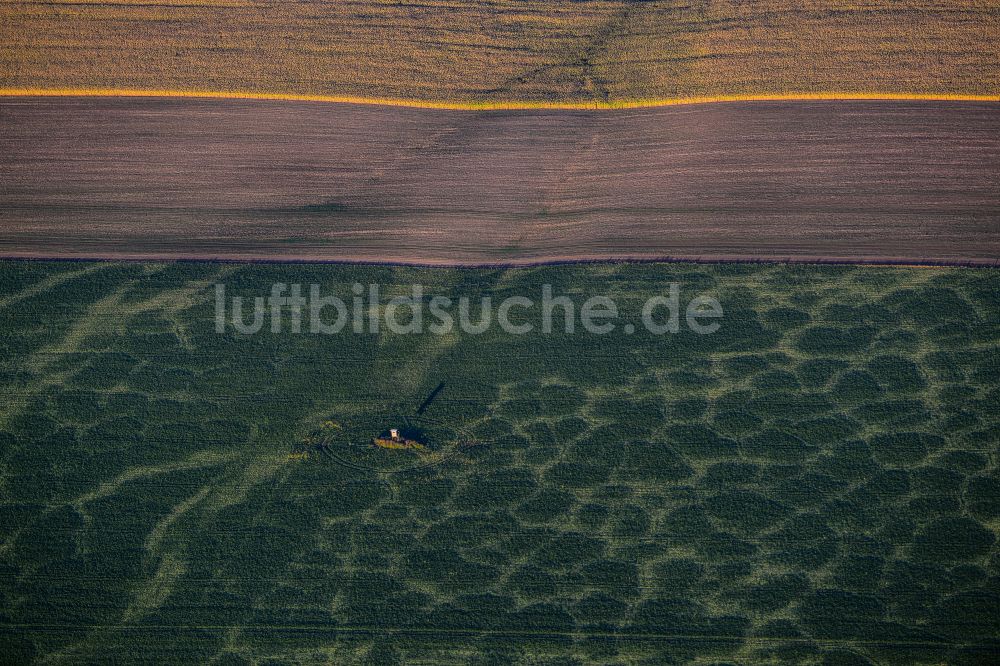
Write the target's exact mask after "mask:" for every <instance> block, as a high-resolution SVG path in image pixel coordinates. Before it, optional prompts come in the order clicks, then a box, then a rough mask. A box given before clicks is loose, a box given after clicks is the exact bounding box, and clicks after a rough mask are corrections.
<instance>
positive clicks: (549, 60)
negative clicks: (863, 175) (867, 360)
mask: <svg viewBox="0 0 1000 666" xmlns="http://www.w3.org/2000/svg"><path fill="white" fill-rule="evenodd" d="M997 35H1000V7H998V6H997V4H996V3H995V2H991V1H980V0H940V1H938V2H933V3H929V2H925V1H924V0H880V1H879V2H871V3H855V2H838V1H835V0H834V1H807V2H792V1H788V0H785V1H778V0H766V1H763V2H752V3H748V2H737V1H718V0H713V1H709V2H697V3H689V2H679V1H677V0H666V1H660V0H650V1H646V2H638V1H632V0H617V1H606V0H594V1H588V2H577V1H572V0H447V1H438V0H431V1H428V2H398V1H395V0H362V1H357V0H346V1H341V0H338V1H336V2H326V1H321V0H306V1H303V2H284V1H281V0H233V1H228V0H227V1H221V0H184V1H183V2H181V1H179V0H167V1H165V2H157V3H148V2H140V1H136V0H123V1H121V2H100V1H98V0H88V1H86V2H77V1H75V0H55V1H53V2H35V1H34V0H4V1H3V2H2V3H0V88H76V89H79V88H100V89H108V88H141V89H176V90H225V91H245V92H258V93H260V92H270V93H298V94H327V95H330V94H332V95H357V96H363V97H373V96H374V97H397V98H409V99H421V100H453V101H462V102H482V101H492V102H498V101H499V102H502V101H509V100H533V101H542V102H545V101H549V102H553V101H600V102H612V103H613V102H616V101H627V100H636V99H647V100H648V99H660V98H676V97H698V96H718V95H741V94H761V93H786V92H797V93H803V92H831V91H832V92H871V91H878V92H900V93H939V94H940V93H957V94H997V91H998V90H1000V51H998V50H997V48H996V40H997Z"/></svg>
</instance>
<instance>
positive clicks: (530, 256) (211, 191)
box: [0, 98, 1000, 264]
mask: <svg viewBox="0 0 1000 666" xmlns="http://www.w3.org/2000/svg"><path fill="white" fill-rule="evenodd" d="M0 123H2V125H3V127H4V130H5V131H4V132H3V133H2V134H0V182H2V183H3V188H2V189H0V254H4V255H7V256H22V257H39V256H41V257H96V258H102V257H108V258H115V257H121V258H177V257H189V258H190V257H193V258H203V259H207V258H229V259H320V260H348V261H350V260H355V261H357V260H360V261H383V262H384V261H394V262H416V263H430V264H470V263H473V264H495V263H527V262H536V263H537V262H543V261H551V260H572V259H600V258H608V257H614V258H622V257H632V258H647V259H649V258H665V257H686V258H708V259H731V258H734V257H745V258H756V259H762V258H769V259H784V258H793V259H798V260H813V259H817V258H819V259H839V260H844V261H860V262H865V261H870V262H886V261H901V262H954V263H962V262H975V263H990V264H992V263H994V262H996V261H997V258H998V257H1000V223H998V221H1000V188H998V186H997V185H998V183H1000V104H995V103H982V102H900V101H897V102H873V101H864V102H858V101H854V102H843V101H841V102H833V101H825V102H808V103H806V102H797V103H792V102H753V103H751V102H739V103H727V104H711V105H696V106H677V107H664V108H658V109H634V110H617V111H545V110H535V111H488V112H487V111H482V112H471V111H447V110H433V109H406V108H396V107H384V106H382V107H380V106H367V105H354V104H322V103H306V102H296V103H290V102H273V101H250V100H202V99H183V100H172V99H143V98H134V99H114V98H0Z"/></svg>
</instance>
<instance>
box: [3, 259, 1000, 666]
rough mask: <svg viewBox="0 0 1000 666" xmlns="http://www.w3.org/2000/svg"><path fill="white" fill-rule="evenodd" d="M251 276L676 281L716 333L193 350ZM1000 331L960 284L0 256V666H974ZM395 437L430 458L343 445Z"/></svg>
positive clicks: (998, 634) (254, 285) (861, 273)
mask: <svg viewBox="0 0 1000 666" xmlns="http://www.w3.org/2000/svg"><path fill="white" fill-rule="evenodd" d="M279 281H280V282H284V283H301V284H304V285H308V284H310V283H320V284H322V285H323V288H324V290H325V291H327V292H329V293H339V294H340V295H342V296H344V297H345V298H349V297H350V295H351V292H350V287H351V285H352V283H355V282H358V283H362V284H369V283H378V284H380V285H382V288H383V294H384V295H386V296H390V295H394V294H395V293H402V292H403V291H404V290H405V289H407V288H408V285H410V284H412V283H420V284H422V285H424V288H425V291H426V292H427V293H428V294H430V295H434V294H440V295H445V296H452V297H457V296H462V295H465V296H470V297H473V298H474V299H478V297H479V296H480V295H485V294H489V295H492V296H493V297H494V299H500V298H502V297H505V296H511V295H526V296H529V297H532V298H537V297H538V296H539V294H540V290H541V285H543V284H551V285H552V286H553V291H554V292H555V293H556V294H570V295H573V296H574V297H577V298H578V300H577V303H578V304H579V303H580V302H582V300H583V299H584V298H586V297H588V296H592V295H596V294H606V295H608V296H611V297H613V298H615V299H616V300H617V302H618V304H619V307H620V309H621V310H623V311H624V312H625V313H626V314H625V318H626V319H628V318H629V317H633V319H631V321H635V319H634V314H635V313H636V312H637V311H638V309H639V307H641V303H642V302H643V301H644V300H645V299H646V298H647V297H648V296H651V295H657V294H666V293H667V292H668V289H669V287H668V285H669V283H670V282H672V281H676V282H679V283H680V284H681V285H682V299H686V298H689V297H690V296H693V295H695V294H696V293H706V294H710V295H713V296H715V297H716V298H718V299H719V301H720V302H721V303H722V305H723V308H724V310H725V317H724V318H723V319H722V320H721V322H722V328H721V329H720V330H719V331H718V332H717V333H715V334H713V335H706V336H698V335H695V334H693V333H690V332H682V333H678V334H676V335H665V336H660V337H658V336H653V335H651V334H649V333H644V332H641V329H640V332H638V333H636V334H635V335H631V336H627V335H625V334H623V333H618V332H615V333H611V334H608V335H604V336H598V335H591V334H585V333H578V334H576V335H572V336H570V335H563V334H558V335H548V336H546V335H542V334H540V333H534V334H530V335H525V336H513V335H508V334H504V333H503V332H501V331H499V330H496V329H493V330H491V331H488V332H487V333H484V334H482V335H469V334H464V333H460V332H456V333H454V334H452V335H449V336H436V335H431V334H424V335H394V334H391V333H384V332H383V333H380V334H378V335H371V334H363V335H355V334H350V333H346V332H344V333H340V334H337V335H331V336H322V335H310V334H299V335H294V334H291V333H288V332H287V330H286V332H285V333H283V334H278V335H274V334H271V333H268V332H262V333H260V334H256V335H251V336H240V335H237V334H236V333H234V332H233V330H232V327H230V328H229V330H228V332H227V333H226V334H224V335H219V334H217V333H216V332H215V323H214V318H213V307H214V297H215V294H214V289H213V285H214V284H215V283H217V282H218V283H224V284H226V286H227V291H228V293H229V294H230V295H244V296H256V295H266V294H267V293H268V292H269V291H270V288H271V284H272V283H273V282H279ZM998 312H1000V279H998V273H997V272H996V271H988V270H963V269H941V270H937V269H889V268H849V267H787V266H743V265H720V266H683V265H592V266H578V267H548V268H539V269H519V270H495V271H491V270H478V271H460V270H420V269H400V268H388V267H386V268H374V267H337V266H305V265H301V266H236V265H210V264H173V265H138V264H131V265H116V264H89V263H60V264H45V263H17V262H7V263H2V264H0V348H2V349H3V354H2V355H0V358H2V359H3V361H2V365H0V390H2V395H3V399H2V401H0V521H2V528H0V535H2V543H0V572H2V576H0V599H2V604H0V609H2V611H0V612H2V615H0V652H2V654H3V655H4V656H5V657H6V658H13V659H14V660H15V661H20V660H23V659H27V658H29V657H30V656H36V657H49V658H52V659H54V660H57V661H58V660H65V661H74V662H77V661H85V662H93V661H106V660H112V659H124V660H134V661H142V662H146V663H151V662H163V661H169V660H207V659H210V658H212V657H213V656H219V657H224V662H223V663H241V661H242V660H264V659H274V660H276V662H275V663H301V662H321V661H336V662H348V663H350V662H354V661H364V660H368V661H370V662H373V663H395V662H398V661H420V660H423V661H425V662H447V663H454V662H460V663H461V662H470V663H508V662H515V663H516V662H522V663H529V662H530V663H539V662H544V661H545V660H547V659H552V660H556V659H563V660H564V661H559V662H558V663H568V662H566V661H565V660H566V659H576V660H578V661H581V662H600V663H625V662H631V661H637V660H642V659H648V660H649V662H650V663H664V662H671V661H687V660H693V659H700V660H702V661H704V662H713V661H720V660H732V661H737V662H744V663H745V662H751V661H754V662H759V661H768V660H770V661H775V662H777V661H780V662H783V663H821V662H822V663H838V664H847V663H850V664H855V663H859V664H860V663H869V662H870V663H880V664H884V663H916V662H926V663H942V662H946V663H962V662H968V663H983V661H984V660H988V659H990V658H991V655H992V656H995V654H996V650H997V649H998V648H1000V624H998V618H1000V556H998V555H1000V552H998V546H997V543H996V538H997V531H998V529H1000V522H998V521H1000V477H998V472H997V463H998V461H997V443H998V436H1000V429H998V428H1000V417H998V416H997V410H996V405H997V403H998V402H1000V354H998V350H1000V319H998ZM536 323H537V322H536ZM265 328H266V327H265ZM442 383H443V387H441V390H440V391H439V392H438V394H437V396H436V397H435V398H434V399H433V400H432V401H431V402H430V404H429V405H427V406H426V409H425V410H424V411H423V412H422V413H421V414H420V415H419V416H418V415H417V414H416V411H417V409H418V407H419V406H420V405H421V403H422V402H424V400H425V399H426V398H427V397H428V396H429V395H430V394H431V393H432V392H433V391H434V390H435V388H437V387H439V386H440V385H441V384H442ZM330 421H333V422H335V423H336V424H337V425H339V426H340V427H339V428H337V427H335V426H332V425H330V424H329V423H327V422H330ZM401 421H405V422H407V423H409V424H410V425H411V426H412V427H413V428H414V429H416V430H417V431H419V432H420V433H421V436H423V437H424V438H426V439H427V440H428V444H430V445H431V448H432V449H433V450H432V451H430V452H427V453H418V452H413V451H405V450H404V451H388V450H381V449H374V448H371V447H370V446H369V439H368V438H369V437H374V436H375V435H377V434H379V433H378V432H375V431H376V430H380V429H382V428H387V427H391V426H393V425H395V424H397V423H399V422H401ZM325 423H326V425H324V424H325Z"/></svg>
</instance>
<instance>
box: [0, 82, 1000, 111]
mask: <svg viewBox="0 0 1000 666" xmlns="http://www.w3.org/2000/svg"><path fill="white" fill-rule="evenodd" d="M0 97H153V98H159V97H167V98H170V97H176V98H195V99H245V100H260V101H268V100H272V101H286V102H323V103H329V104H362V105H370V106H399V107H405V108H415V109H441V110H453V111H520V110H524V111H527V110H535V109H538V110H543V109H544V110H548V109H551V110H567V111H586V110H616V109H647V108H657V107H664V106H682V105H687V104H723V103H727V102H798V101H801V102H806V101H845V102H846V101H926V102H1000V95H963V94H952V93H892V92H860V93H859V92H801V93H794V92H793V93H776V94H767V93H764V94H753V95H719V96H708V97H673V98H662V99H634V100H629V99H622V100H611V101H604V100H593V101H588V102H546V101H536V100H510V101H500V102H493V101H479V102H460V101H447V100H422V99H405V98H389V97H384V98H383V97H355V96H350V95H301V94H294V93H258V92H238V91H226V90H146V89H128V88H106V89H104V88H94V89H91V88H0Z"/></svg>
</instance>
